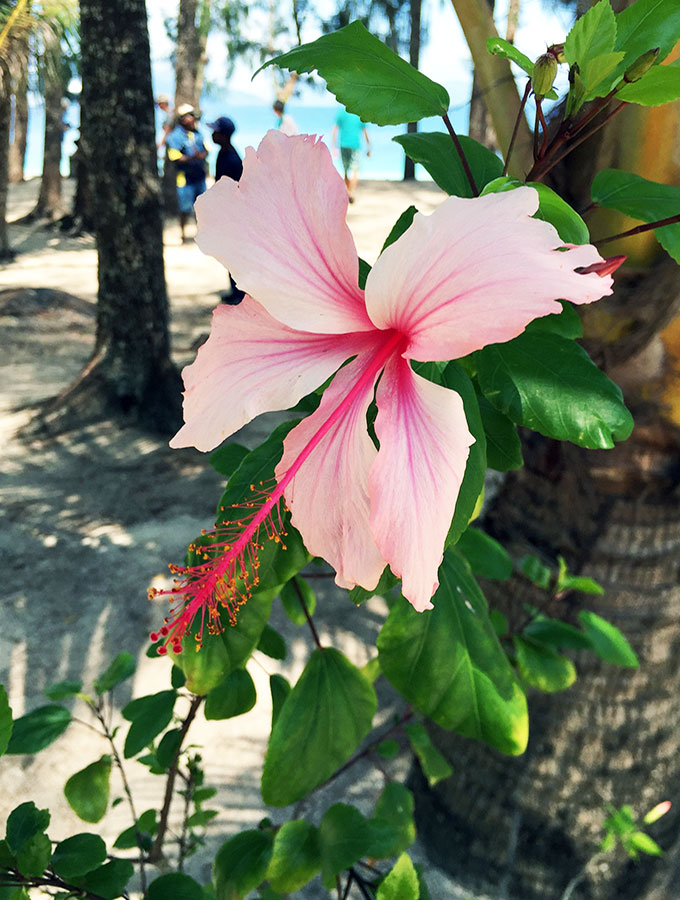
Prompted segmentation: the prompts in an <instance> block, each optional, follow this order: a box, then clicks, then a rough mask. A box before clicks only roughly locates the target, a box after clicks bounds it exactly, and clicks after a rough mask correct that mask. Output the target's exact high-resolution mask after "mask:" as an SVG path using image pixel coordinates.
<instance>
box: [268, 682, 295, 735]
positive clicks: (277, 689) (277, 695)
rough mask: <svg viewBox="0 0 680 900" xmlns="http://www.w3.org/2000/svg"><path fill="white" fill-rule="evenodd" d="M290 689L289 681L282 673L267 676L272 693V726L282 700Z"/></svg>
mask: <svg viewBox="0 0 680 900" xmlns="http://www.w3.org/2000/svg"><path fill="white" fill-rule="evenodd" d="M291 690H292V689H291V686H290V683H289V682H288V680H287V679H285V678H284V677H283V675H270V676H269V691H270V693H271V695H272V728H274V725H275V724H276V720H277V719H278V717H279V713H280V712H281V709H282V707H283V704H284V701H285V700H286V697H287V696H288V694H290V692H291Z"/></svg>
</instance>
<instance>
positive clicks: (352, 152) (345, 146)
mask: <svg viewBox="0 0 680 900" xmlns="http://www.w3.org/2000/svg"><path fill="white" fill-rule="evenodd" d="M362 134H363V136H364V140H365V141H366V156H370V155H371V141H370V139H369V137H368V131H367V130H366V126H365V125H364V123H363V122H362V121H361V119H360V118H359V116H357V115H355V114H354V113H349V112H347V110H346V109H345V108H344V107H343V108H342V109H341V110H339V111H338V114H337V116H336V117H335V125H333V132H332V135H331V143H332V148H333V156H337V155H338V147H339V148H340V157H341V159H342V168H343V172H344V173H345V187H346V188H347V193H348V194H349V202H350V203H354V195H355V193H356V189H357V184H358V183H359V163H360V161H361V136H362Z"/></svg>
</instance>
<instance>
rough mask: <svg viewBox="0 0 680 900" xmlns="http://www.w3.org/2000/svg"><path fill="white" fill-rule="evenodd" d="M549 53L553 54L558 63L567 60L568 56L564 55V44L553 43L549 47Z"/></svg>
mask: <svg viewBox="0 0 680 900" xmlns="http://www.w3.org/2000/svg"><path fill="white" fill-rule="evenodd" d="M548 53H550V54H552V55H553V56H554V57H555V59H556V60H557V62H558V63H565V62H566V61H567V57H566V56H565V55H564V44H551V45H550V47H548Z"/></svg>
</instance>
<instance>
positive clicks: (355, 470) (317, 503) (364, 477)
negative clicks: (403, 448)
mask: <svg viewBox="0 0 680 900" xmlns="http://www.w3.org/2000/svg"><path fill="white" fill-rule="evenodd" d="M371 369H374V364H373V354H369V353H364V354H362V356H360V357H357V359H355V360H354V361H353V362H351V363H350V364H349V365H347V366H345V367H344V368H343V369H341V370H340V371H339V372H338V374H337V375H336V376H335V378H334V379H333V382H332V384H331V385H330V386H329V387H328V388H327V389H326V391H325V393H324V395H323V399H322V401H321V405H320V406H319V408H318V409H317V410H316V411H315V412H314V413H312V415H311V416H308V417H307V418H306V419H304V420H303V421H302V422H301V423H300V424H299V425H298V426H297V427H296V428H294V429H293V430H292V431H291V432H290V434H289V435H288V437H287V438H286V439H285V441H284V443H283V457H282V459H281V462H280V463H279V465H278V466H277V468H276V478H277V480H278V481H280V480H281V478H282V477H283V476H284V475H285V474H286V472H287V471H288V470H289V469H290V468H291V466H292V465H293V464H294V463H295V461H296V459H297V458H298V457H299V455H300V454H301V453H303V452H304V451H305V448H306V447H307V445H308V444H309V442H310V441H311V440H312V439H313V437H314V435H315V434H316V433H317V432H318V431H319V429H320V428H321V427H322V425H323V424H324V423H325V422H326V421H327V420H328V418H329V416H331V415H332V414H333V412H334V411H335V410H336V409H337V408H338V407H339V406H341V404H343V401H345V408H344V409H342V411H341V414H340V415H339V416H338V417H337V420H336V421H335V422H334V423H333V425H332V426H331V428H330V429H329V431H328V433H327V434H326V435H325V436H324V438H323V439H322V440H321V441H320V443H319V444H318V446H317V447H315V448H314V450H313V451H312V452H311V453H310V455H309V457H308V458H307V459H306V460H305V462H304V463H303V465H302V467H301V468H300V471H299V472H298V473H297V474H296V475H295V477H294V479H293V480H292V481H291V483H290V485H289V486H288V487H287V488H286V491H285V500H286V503H287V504H288V507H289V508H290V511H291V518H292V522H293V525H295V527H296V528H297V529H298V530H299V531H300V533H301V535H302V538H303V540H304V542H305V545H306V547H307V549H308V550H309V552H310V553H312V554H314V555H315V556H322V557H323V558H324V559H326V560H328V562H329V563H330V564H331V565H332V566H333V567H334V569H335V570H336V573H337V574H336V578H335V581H336V583H337V584H338V585H340V587H345V588H352V587H354V586H355V585H357V584H360V585H361V586H362V587H365V588H367V589H368V590H371V589H372V588H374V587H375V586H376V584H377V583H378V579H379V578H380V575H381V573H382V571H383V569H384V568H385V560H384V559H383V557H382V556H381V554H380V551H379V550H378V548H377V546H376V543H375V540H374V539H373V535H372V533H371V528H370V525H369V502H368V473H369V470H370V468H371V464H372V463H373V461H374V460H375V457H376V449H375V447H374V446H373V442H372V441H371V439H370V437H369V436H368V432H367V431H366V411H367V409H368V406H369V404H370V402H371V400H372V399H373V385H374V383H375V376H376V374H377V373H375V372H373V373H372V372H371ZM362 376H364V377H365V376H368V377H365V382H364V385H363V387H362V389H361V390H360V391H357V392H356V394H355V396H354V397H353V398H351V397H350V398H349V400H348V399H347V397H348V394H349V392H350V391H351V390H352V388H353V387H354V386H355V385H356V383H357V382H358V381H359V380H360V379H361V377H362Z"/></svg>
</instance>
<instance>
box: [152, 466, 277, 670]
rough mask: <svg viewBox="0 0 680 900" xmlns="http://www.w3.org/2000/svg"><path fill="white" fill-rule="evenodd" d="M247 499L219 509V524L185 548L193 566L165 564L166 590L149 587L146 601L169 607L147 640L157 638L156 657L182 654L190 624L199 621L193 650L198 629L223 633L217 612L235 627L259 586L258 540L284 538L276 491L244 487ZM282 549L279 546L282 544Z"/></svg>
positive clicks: (199, 640)
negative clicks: (170, 579)
mask: <svg viewBox="0 0 680 900" xmlns="http://www.w3.org/2000/svg"><path fill="white" fill-rule="evenodd" d="M250 490H251V492H252V499H251V500H248V501H246V502H244V503H242V504H239V505H238V506H232V507H229V508H228V509H226V510H225V509H224V507H221V509H220V521H218V522H216V523H215V528H214V529H213V530H212V531H209V532H208V531H204V532H203V533H202V535H201V537H200V538H199V539H198V540H197V541H195V542H194V543H193V544H190V545H189V552H190V553H191V554H192V555H193V556H194V558H195V559H198V560H200V561H199V562H198V563H196V564H194V565H190V566H178V565H175V564H174V563H171V564H170V571H171V572H172V573H173V574H174V575H175V576H176V577H175V582H174V586H173V587H172V588H170V589H169V590H158V589H157V588H150V589H149V599H150V600H151V599H154V598H155V597H159V596H166V597H167V598H168V601H169V602H170V603H171V604H172V606H171V608H170V613H169V615H168V616H167V617H166V618H165V620H164V625H163V627H162V628H160V629H158V631H154V632H152V633H151V634H150V635H149V637H150V639H151V641H152V642H154V643H155V642H157V641H159V640H161V639H163V642H162V644H161V645H160V646H159V647H158V653H159V654H160V655H161V656H163V655H165V654H166V653H167V652H168V649H171V650H172V652H173V653H175V654H179V653H181V652H182V642H183V640H184V638H185V636H186V634H187V632H189V631H191V629H192V626H193V624H194V621H195V620H196V619H197V617H199V618H200V622H199V628H198V631H197V632H196V634H195V635H194V637H195V640H196V650H200V648H201V645H202V642H203V629H204V627H205V628H207V630H208V634H220V633H221V632H222V631H224V624H223V622H222V616H221V613H222V610H226V613H227V616H228V617H229V621H230V623H231V624H232V625H235V624H236V615H237V612H238V610H239V609H240V607H241V606H243V605H244V604H245V603H246V602H247V601H248V600H249V598H250V597H251V595H252V593H253V591H254V590H255V589H256V588H257V586H258V584H259V576H258V569H259V566H260V563H259V559H258V553H259V551H260V550H262V548H263V546H264V543H263V541H264V540H273V541H276V542H277V543H281V538H282V537H283V536H285V534H286V531H285V528H284V522H283V515H282V510H281V506H280V502H281V495H282V490H281V489H280V488H275V489H274V490H267V489H265V487H264V485H263V483H260V486H259V487H257V488H256V487H255V485H253V484H251V485H250ZM282 547H283V549H285V546H284V545H283V544H282Z"/></svg>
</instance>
